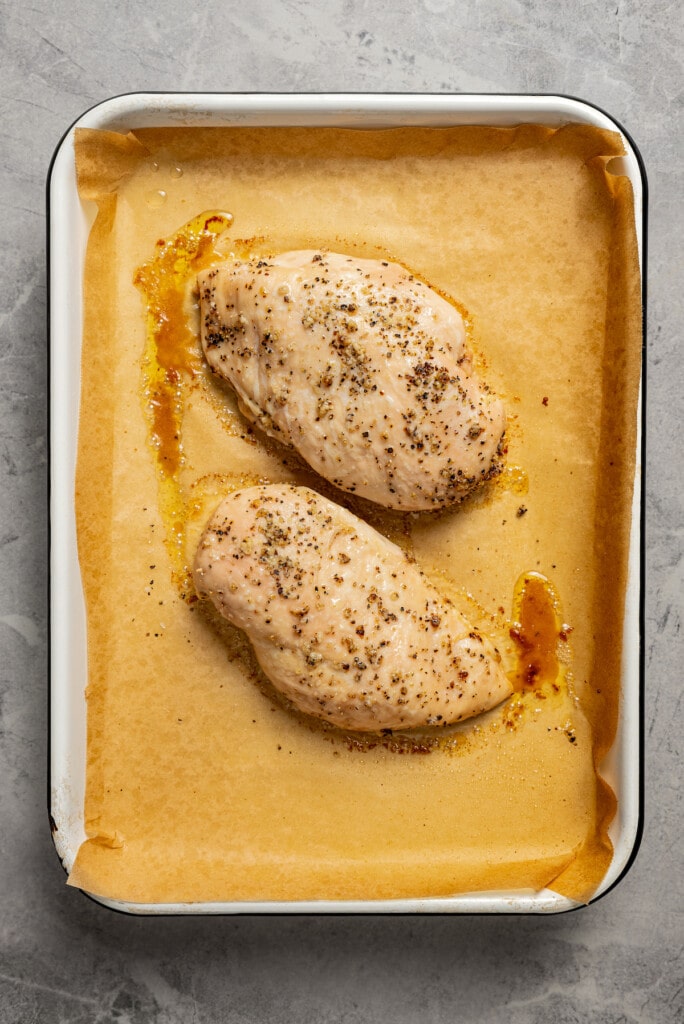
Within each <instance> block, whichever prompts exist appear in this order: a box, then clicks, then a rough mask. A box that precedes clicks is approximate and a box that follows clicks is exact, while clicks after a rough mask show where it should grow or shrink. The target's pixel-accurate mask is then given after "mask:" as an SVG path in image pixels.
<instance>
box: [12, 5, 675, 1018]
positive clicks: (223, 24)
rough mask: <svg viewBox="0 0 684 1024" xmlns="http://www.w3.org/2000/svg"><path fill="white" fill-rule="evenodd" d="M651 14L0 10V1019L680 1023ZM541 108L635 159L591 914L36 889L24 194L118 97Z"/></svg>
mask: <svg viewBox="0 0 684 1024" xmlns="http://www.w3.org/2000/svg"><path fill="white" fill-rule="evenodd" d="M678 10H679V5H678V4H676V3H673V2H670V0H611V2H610V3H607V4H595V3H591V2H587V0H567V2H565V3H562V4H561V3H557V2H544V0H510V2H508V3H504V2H502V0H480V2H477V0H472V2H471V3H467V2H466V0H423V2H420V0H410V2H409V0H393V2H392V3H391V4H383V3H382V2H380V0H329V2H327V3H323V2H321V3H318V4H316V3H314V2H308V0H281V2H277V0H251V2H242V3H237V2H235V0H225V2H219V0H205V2H203V3H202V4H189V3H184V2H181V0H166V2H158V0H157V2H155V0H151V2H150V3H148V4H146V5H143V4H137V3H134V2H133V0H112V2H109V3H104V2H103V0H91V2H90V3H88V2H85V0H74V2H65V0H56V2H52V3H47V2H46V0H33V2H32V3H28V4H26V5H20V4H14V3H9V2H7V0H2V3H0V95H1V97H2V99H1V103H2V116H1V118H0V208H1V214H0V232H1V236H0V237H1V244H0V268H1V270H0V334H1V341H0V360H1V364H0V365H1V367H2V372H1V374H0V400H1V405H0V578H1V579H2V597H1V606H0V643H1V644H2V654H1V658H0V772H1V775H0V780H1V781H0V809H1V811H0V1021H1V1022H6V1024H13V1022H22V1024H24V1022H27V1024H28V1022H41V1024H42V1022H67V1021H69V1022H72V1021H73V1022H77V1021H78V1022H81V1021H82V1022H101V1024H110V1022H111V1024H114V1022H118V1024H141V1022H148V1021H149V1022H153V1024H162V1022H164V1024H176V1022H183V1024H185V1022H198V1024H199V1022H201V1024H204V1022H212V1021H216V1022H231V1024H232V1022H251V1021H255V1022H261V1021H274V1022H281V1021H283V1022H284V1021H296V1022H297V1024H304V1022H309V1021H311V1022H333V1021H335V1022H338V1021H339V1022H344V1024H356V1022H362V1021H369V1022H396V1024H399V1022H409V1021H421V1022H428V1021H429V1022H434V1024H437V1022H442V1021H445V1022H446V1021H465V1022H470V1021H473V1022H474V1021H483V1022H495V1024H496V1022H504V1021H505V1022H507V1024H522V1022H528V1021H529V1022H540V1024H541V1022H546V1021H552V1022H556V1024H564V1022H568V1024H570V1022H579V1021H591V1022H594V1024H618V1022H622V1024H636V1022H639V1024H642V1022H643V1024H666V1022H674V1021H682V1020H683V1019H684V1010H683V1006H684V970H683V966H682V962H683V955H682V946H683V944H684V934H683V927H682V906H683V901H682V877H683V872H682V839H683V837H682V823H681V807H682V801H681V788H680V787H681V750H682V731H683V728H684V723H683V719H682V670H681V663H682V649H681V635H680V626H681V614H682V585H681V584H682V545H681V537H682V513H681V509H682V504H681V495H682V462H681V448H682V445H681V435H680V431H681V422H682V393H683V391H684V380H683V376H684V374H683V372H682V355H681V353H682V345H681V334H680V332H681V329H682V316H681V313H682V293H683V292H684V289H683V288H682V280H681V269H682V258H681V245H680V241H681V236H682V217H681V203H682V171H681V166H682V144H681V139H682V134H683V133H682V129H683V127H684V126H683V125H682V99H681V97H682V73H681V54H682V22H681V13H678ZM146 89H156V90H174V91H175V90H182V89H188V90H202V89H209V90H221V89H225V90H265V91H278V90H293V91H308V90H347V89H354V90H368V91H382V90H406V91H438V92H450V91H455V92H463V91H503V92H518V91H520V92H561V93H569V94H573V95H576V96H579V97H582V98H585V99H588V100H590V101H592V102H594V103H596V104H598V105H600V106H602V107H604V108H605V109H607V110H608V111H610V112H611V113H612V114H613V115H614V116H615V117H616V118H617V119H618V120H619V121H621V122H622V123H623V124H624V125H625V126H626V127H627V129H628V130H629V131H630V133H631V134H632V136H633V137H634V139H635V140H636V141H637V143H638V145H639V146H640V148H641V151H642V153H643V156H644V159H645V161H646V165H647V168H648V173H649V179H650V190H651V201H650V240H649V245H650V256H649V273H648V277H649V336H648V344H649V350H648V367H649V385H648V425H649V442H648V488H647V489H648V503H647V516H648V533H647V567H648V584H647V594H646V666H647V692H646V717H645V733H646V740H647V749H646V803H645V833H644V839H643V843H642V847H641V852H640V854H639V856H638V859H637V861H636V863H635V865H634V866H633V868H632V870H631V871H630V873H629V875H628V876H627V877H626V878H625V880H624V881H623V882H622V883H621V884H620V885H619V887H618V888H617V889H615V890H614V891H613V892H612V893H610V894H609V895H607V896H606V897H605V898H604V899H602V900H601V901H599V902H598V903H597V904H596V905H595V906H593V907H590V908H589V909H587V910H583V911H580V912H579V913H573V914H569V915H565V916H562V917H555V918H552V919H541V918H528V919H519V918H503V919H501V918H500V919H492V918H439V919H434V918H419V919H418V918H399V919H397V918H375V919H374V918H363V919H356V918H333V919H330V918H323V917H319V918H305V919H292V918H290V919H288V918H284V917H280V918H266V919H253V918H251V919H250V918H247V919H218V920H216V919H213V920H212V919H194V920H182V919H181V920H179V919H173V920H148V919H132V918H127V917H124V916H117V915H115V914H112V913H110V912H108V911H106V910H103V909H102V908H100V907H98V906H96V905H95V904H94V903H91V902H89V901H88V900H86V899H85V898H84V897H83V896H82V895H81V894H79V893H78V892H76V891H74V890H71V889H68V888H67V887H66V886H65V884H64V875H63V872H62V869H61V867H60V865H59V863H58V861H57V858H56V856H55V854H54V852H53V849H52V845H51V841H50V837H49V833H48V828H47V818H46V809H45V808H46V777H45V775H46V770H45V766H46V691H47V644H48V637H47V630H46V621H47V607H46V559H47V521H46V520H47V517H46V497H47V431H46V389H47V380H46V342H45V322H46V275H45V254H44V231H45V210H44V182H45V176H46V172H47V168H48V164H49V160H50V157H51V154H52V151H53V148H54V147H55V145H56V143H57V142H58V140H59V138H60V136H61V134H62V133H63V131H64V130H65V128H66V127H67V126H68V125H69V123H70V122H71V121H72V120H73V119H74V118H76V117H77V116H78V115H79V114H80V113H81V112H82V111H83V110H84V109H85V108H86V107H88V106H90V105H92V104H93V103H96V102H97V101H99V100H101V99H104V98H106V97H108V96H111V95H114V94H117V93H121V92H126V91H132V90H146Z"/></svg>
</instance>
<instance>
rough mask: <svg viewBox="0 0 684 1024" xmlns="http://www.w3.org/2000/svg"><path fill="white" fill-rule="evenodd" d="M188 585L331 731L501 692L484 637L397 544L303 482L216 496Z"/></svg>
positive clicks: (478, 708)
mask: <svg viewBox="0 0 684 1024" xmlns="http://www.w3.org/2000/svg"><path fill="white" fill-rule="evenodd" d="M194 580H195V586H196V589H197V591H198V593H199V595H200V596H202V597H208V598H210V599H211V600H212V601H213V603H214V605H215V606H216V608H217V609H218V610H219V612H220V613H221V614H222V615H223V616H225V618H227V619H228V620H229V621H230V622H232V623H233V624H234V625H236V626H238V627H240V628H241V629H243V630H244V631H245V632H246V634H247V636H248V637H249V639H250V641H251V643H252V645H253V647H254V650H255V652H256V656H257V659H258V661H259V664H260V665H261V667H262V668H263V670H264V672H265V674H266V675H267V676H268V678H269V679H270V680H271V682H272V683H273V685H274V686H275V687H276V689H278V690H280V691H281V692H282V693H283V694H285V695H286V696H287V697H288V698H289V699H290V700H291V701H292V703H293V704H294V705H296V707H298V708H299V709H300V710H301V711H304V712H306V713H307V714H310V715H315V716H317V717H319V718H322V719H324V720H325V721H327V722H332V723H334V724H335V725H336V726H340V727H342V728H346V729H353V730H362V731H379V730H383V729H411V728H416V727H420V726H442V725H448V724H450V723H453V722H459V721H461V720H462V719H464V718H468V717H470V716H472V715H477V714H479V713H480V712H482V711H486V710H487V709H489V708H492V707H494V706H495V705H496V704H498V703H500V702H501V701H502V700H504V698H505V697H507V696H508V695H509V693H510V692H511V686H510V683H509V681H508V679H507V677H506V675H505V674H504V672H503V669H502V668H501V665H500V661H499V656H498V654H497V652H496V650H495V649H494V647H493V646H492V644H491V643H490V642H489V641H488V640H487V639H486V638H485V637H483V636H482V635H481V633H479V632H478V631H477V630H476V629H475V628H473V626H472V625H470V624H469V623H468V622H467V621H466V620H465V619H464V617H463V616H462V615H461V614H460V613H459V612H458V611H457V609H456V608H455V607H454V606H453V604H451V602H450V601H449V600H448V599H446V598H444V597H442V596H441V595H440V594H439V593H438V591H437V590H436V589H435V587H434V586H433V585H432V584H431V583H430V582H429V581H428V579H427V578H426V577H425V576H424V575H423V573H422V572H421V571H420V569H419V568H418V567H417V566H416V565H415V564H414V563H412V562H410V561H409V559H408V558H407V556H406V555H405V554H404V552H403V551H402V550H401V549H400V548H398V547H397V546H396V545H395V544H393V543H392V542H391V541H389V540H387V539H386V538H385V537H383V536H382V535H381V534H379V533H378V532H377V531H376V530H374V529H373V528H372V527H370V526H369V525H368V524H367V523H365V522H363V521H362V520H360V519H358V518H357V517H356V516H354V515H352V513H351V512H348V511H347V510H346V509H343V508H341V507H340V506H339V505H336V504H335V503H334V502H331V501H328V500H327V499H325V498H323V497H321V496H320V495H319V494H317V493H316V492H315V491H312V490H309V489H308V488H305V487H294V486H290V485H285V484H283V485H281V484H269V485H263V486H258V487H250V488H247V489H245V490H241V491H236V492H234V493H232V494H230V495H229V496H228V497H227V498H225V500H224V501H223V502H222V503H221V505H220V506H219V508H218V509H217V511H216V513H215V514H214V516H213V518H212V519H211V521H210V523H209V524H208V526H207V529H206V531H205V533H204V535H203V537H202V539H201V541H200V543H199V547H198V550H197V555H196V560H195V566H194Z"/></svg>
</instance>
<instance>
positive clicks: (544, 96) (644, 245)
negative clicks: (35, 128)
mask: <svg viewBox="0 0 684 1024" xmlns="http://www.w3.org/2000/svg"><path fill="white" fill-rule="evenodd" d="M148 96H150V97H153V96H178V97H179V98H183V97H193V96H211V97H219V96H235V97H236V98H239V97H248V96H259V97H264V98H273V97H276V96H283V97H286V96H289V97H293V98H297V97H299V98H300V99H303V98H308V99H311V101H314V100H315V99H316V98H319V99H320V97H321V96H330V97H342V96H350V97H359V96H362V97H364V99H368V100H379V99H382V98H383V97H393V98H394V97H406V98H407V99H408V98H409V97H414V98H416V97H420V98H421V99H424V100H429V99H432V100H436V101H439V100H440V98H441V97H444V98H446V99H454V100H455V99H459V100H463V101H467V100H475V99H479V98H482V97H484V98H486V99H491V100H492V101H493V100H496V99H500V100H505V101H507V102H510V103H511V105H513V103H514V101H515V100H517V99H519V100H523V101H526V100H535V99H536V100H541V101H549V103H551V102H552V101H553V100H563V101H567V102H570V103H572V104H575V105H577V108H578V113H579V112H580V111H581V109H582V108H583V107H584V108H587V109H588V110H591V111H596V112H597V113H599V114H600V115H601V116H602V117H604V118H605V119H606V120H607V121H609V122H610V123H611V124H612V125H613V126H614V127H615V129H616V130H617V131H618V132H620V133H621V135H622V136H623V138H624V139H625V140H626V141H627V143H628V145H629V146H630V147H631V150H632V152H633V154H634V157H635V159H636V163H637V167H638V170H639V175H640V178H641V186H642V196H641V300H642V345H641V420H640V428H641V444H640V453H639V454H640V459H641V471H640V480H639V494H640V522H639V527H640V529H639V612H638V619H639V650H638V676H639V687H638V689H639V707H638V768H639V772H638V788H637V802H638V813H637V821H636V827H635V831H634V836H633V839H632V846H631V850H630V853H629V856H628V857H627V858H626V861H625V863H624V865H623V867H622V869H621V871H620V872H619V874H618V875H617V877H616V878H615V879H614V880H613V881H612V882H611V883H610V885H608V886H606V888H605V889H602V890H601V891H600V892H599V893H598V894H597V895H596V896H594V897H592V898H591V899H590V900H589V901H588V902H587V903H586V904H584V903H578V904H576V905H573V906H569V907H562V908H559V909H557V910H554V911H548V910H529V911H526V912H520V911H506V910H497V911H485V910H482V911H462V910H456V909H454V910H453V911H437V912H435V911H432V913H433V914H434V913H436V914H437V916H451V915H452V914H460V915H462V916H466V917H483V916H490V915H491V914H496V915H503V916H520V914H521V913H524V914H525V916H548V914H549V913H553V914H558V913H564V914H567V913H572V912H573V911H576V910H582V909H584V908H585V907H589V906H593V905H594V904H596V903H597V902H598V901H599V900H601V899H603V898H604V897H605V896H607V895H608V894H609V893H610V892H612V891H613V890H614V889H615V888H616V886H618V885H619V884H620V883H621V882H622V881H623V880H624V878H625V877H626V875H627V874H628V873H629V872H630V870H631V868H632V867H633V865H634V862H635V860H636V858H637V855H638V853H639V849H640V847H641V842H642V839H643V833H644V815H645V810H644V797H645V781H644V753H645V741H644V736H645V729H644V712H645V594H646V557H645V556H646V545H645V508H646V404H647V403H646V394H647V359H646V356H647V347H646V336H647V265H648V230H647V229H648V199H649V184H648V175H647V171H646V166H645V162H644V158H643V155H642V153H641V150H640V148H639V146H638V145H637V143H636V142H635V141H634V139H633V137H632V135H631V134H630V133H629V131H628V130H627V129H626V128H625V127H624V125H623V124H622V123H621V122H620V121H618V120H617V119H616V118H615V117H613V115H612V114H610V113H608V112H607V111H606V110H605V109H604V108H603V107H601V106H600V105H599V104H596V103H593V102H590V101H588V100H585V99H581V98H579V97H577V96H574V95H572V94H568V93H536V92H532V93H508V92H486V93H451V92H437V93H416V92H411V91H389V92H376V93H373V92H366V91H363V90H357V91H346V90H339V91H335V90H333V91H330V92H325V93H306V92H298V91H286V92H263V91H261V90H256V89H254V90H251V89H250V90H240V91H237V92H226V91H223V90H213V91H206V90H196V91H186V92H170V91H168V90H149V91H148V90H146V91H130V92H123V93H117V94H116V95H114V96H110V97H107V98H106V99H104V100H100V101H98V102H97V103H94V104H92V105H91V106H90V107H87V108H86V109H85V110H84V111H82V112H81V113H80V114H79V115H78V116H77V117H76V118H74V120H73V121H72V122H71V123H70V124H69V126H68V127H67V128H66V130H65V131H64V132H63V133H62V135H61V137H60V138H59V140H58V142H57V144H56V146H55V148H54V151H53V153H52V157H51V159H50V162H49V165H48V170H47V175H46V183H45V191H46V244H45V259H46V281H47V288H46V321H47V331H46V349H47V375H48V381H49V380H50V379H51V377H50V375H51V364H52V343H51V342H52V337H51V335H52V332H51V322H52V321H51V305H52V296H51V285H50V266H51V256H52V254H51V225H52V218H51V197H52V181H53V175H54V170H55V165H56V162H57V160H58V157H59V155H60V153H61V151H62V148H63V147H64V145H65V144H66V143H67V140H68V139H69V137H70V136H71V134H72V132H73V130H74V129H75V128H76V127H78V126H79V124H80V123H81V122H82V121H83V120H85V119H86V118H87V116H88V115H90V114H93V113H94V112H95V111H97V110H103V111H104V110H106V109H107V107H109V106H111V105H113V104H114V103H115V102H116V101H120V100H125V99H130V100H136V99H137V100H140V99H142V98H143V97H148ZM46 412H47V417H48V438H47V458H48V488H47V523H48V531H47V532H48V536H47V542H48V572H47V574H46V599H47V602H46V603H47V609H48V613H47V626H48V636H49V637H50V641H49V643H48V651H47V688H46V689H47V722H48V736H47V773H46V782H47V793H46V796H47V815H48V822H49V826H50V832H51V837H52V841H53V846H54V849H55V853H56V854H57V857H58V859H59V861H60V863H61V864H62V867H63V869H64V871H65V873H66V872H67V868H66V864H65V860H66V857H65V856H64V855H63V854H61V853H60V852H59V849H58V844H57V841H56V839H55V833H56V832H58V831H59V822H58V821H57V820H55V817H54V816H53V810H55V811H56V808H53V805H52V677H53V673H52V667H53V665H52V639H51V638H52V625H53V623H52V605H51V599H50V598H51V586H52V572H51V568H50V556H51V553H52V547H53V544H52V515H51V498H52V453H53V445H52V430H51V412H52V393H51V389H50V388H48V394H47V408H46ZM81 891H82V892H83V894H84V895H85V896H86V897H87V898H88V899H90V900H92V901H93V902H95V903H97V904H98V905H100V906H103V907H106V908H107V909H109V910H110V911H112V912H114V913H122V914H126V915H129V914H146V913H147V911H145V910H144V909H140V910H135V909H130V907H132V906H133V905H130V906H129V907H127V906H124V905H123V904H122V905H116V902H112V901H107V900H105V899H103V898H100V897H96V896H94V895H93V894H91V893H88V892H85V890H81ZM141 906H142V905H141ZM202 906H203V904H198V909H197V910H194V909H192V910H178V911H175V912H174V911H171V912H169V913H168V914H167V913H165V914H164V916H182V917H186V916H200V915H201V916H205V915H206V911H204V910H202V909H201V907H202ZM264 906H266V905H264ZM284 912H289V913H298V914H316V913H320V910H316V909H315V908H312V909H310V910H306V911H304V910H298V909H297V908H296V907H292V908H290V909H289V910H288V911H284V910H283V909H282V907H281V908H280V909H278V910H270V911H269V910H268V909H260V910H258V911H254V910H252V911H244V912H242V911H239V910H238V911H231V912H228V911H226V912H225V916H229V915H231V916H232V915H233V914H235V913H238V914H240V913H244V914H255V915H263V914H268V913H284ZM353 912H354V913H355V914H359V915H360V916H366V915H373V916H396V914H395V913H394V912H391V911H387V910H373V909H365V910H359V911H353ZM428 912H430V911H428ZM326 913H328V914H330V916H345V915H347V914H348V913H349V911H348V910H345V911H336V910H332V911H326ZM399 913H401V912H399ZM405 913H409V912H405ZM411 913H413V912H411ZM217 916H219V915H217Z"/></svg>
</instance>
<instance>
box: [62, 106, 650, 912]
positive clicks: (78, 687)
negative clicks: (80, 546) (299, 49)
mask: <svg viewBox="0 0 684 1024" xmlns="http://www.w3.org/2000/svg"><path fill="white" fill-rule="evenodd" d="M525 122H528V123H541V124H548V125H554V126H555V125H560V124H565V123H568V122H575V123H581V124H588V125H594V126H597V127H599V128H606V129H608V130H612V131H618V132H620V133H621V135H622V137H623V140H624V144H625V149H626V154H627V155H626V156H625V157H623V158H620V164H621V166H620V168H619V170H620V172H621V173H625V174H627V175H628V176H629V178H630V179H631V182H632V186H633V190H634V200H635V219H636V227H637V233H638V242H639V256H640V260H641V267H642V280H643V277H644V260H645V224H646V179H645V175H644V172H643V164H642V161H641V158H640V156H639V153H638V151H637V149H636V147H635V146H634V144H633V142H632V141H631V139H630V138H629V136H627V135H626V133H625V131H624V129H622V127H621V126H620V125H619V124H617V123H616V122H615V121H614V120H613V119H612V118H611V117H609V116H608V115H607V114H606V113H604V112H603V111H601V110H600V109H598V108H596V107H594V106H592V105H590V104H588V103H585V102H582V101H580V100H577V99H573V98H570V97H566V96H521V95H489V94H480V95H424V94H421V95H414V94H356V93H345V94H324V95H313V94H312V95H309V94H254V93H238V94H235V93H206V94H205V93H133V94H129V95H124V96H117V97H115V98H113V99H110V100H107V101H105V102H104V103H101V104H99V105H98V106H96V107H93V108H92V109H91V110H88V111H87V112H86V113H85V114H83V116H82V117H80V118H79V119H78V121H76V123H75V124H74V125H72V127H71V128H70V129H69V131H67V133H66V135H65V136H64V138H63V139H62V141H61V143H60V145H59V146H58V148H57V150H56V152H55V155H54V158H53V161H52V165H51V168H50V172H49V176H48V195H47V203H48V254H49V270H48V273H49V277H48V282H49V299H50V301H49V336H50V394H51V405H50V436H51V457H50V473H51V487H50V529H51V546H50V588H51V589H50V604H51V668H50V754H49V780H50V781H49V809H50V820H51V826H52V832H53V838H54V842H55V846H56V849H57V853H58V855H59V857H60V859H61V861H62V863H63V865H64V867H65V869H66V870H67V871H69V870H70V869H71V867H72V864H73V862H74V859H75V856H76V852H77V850H78V847H79V845H80V843H81V842H82V841H83V839H84V838H85V833H84V828H83V804H84V790H85V751H86V706H85V686H86V623H85V612H84V604H83V595H82V589H81V578H80V573H79V566H78V558H77V549H76V532H75V513H74V469H75V462H76V446H77V428H78V410H79V390H80V359H81V316H82V294H81V280H82V271H83V262H84V255H85V246H86V240H87V235H88V231H89V228H90V224H91V223H92V218H93V210H91V209H87V208H85V207H84V206H83V205H82V204H81V202H80V200H79V198H78V194H77V191H76V179H75V168H74V154H73V134H74V130H75V128H77V127H83V128H99V129H106V130H109V131H118V132H124V133H125V132H127V131H129V130H131V129H135V128H140V127H153V126H154V127H162V126H167V125H173V126H180V125H183V126H188V127H192V126H196V127H206V126H225V125H250V126H252V125H259V126H285V125H324V126H335V127H353V128H383V127H396V126H400V125H422V126H434V127H442V126H449V125H461V124H486V125H497V126H511V125H516V124H521V123H525ZM640 406H641V403H640ZM639 421H640V432H639V439H638V442H637V444H638V451H637V479H636V486H635V489H634V502H633V517H632V531H631V543H630V562H629V582H628V592H627V602H626V608H625V624H624V625H625V629H624V637H625V644H624V653H623V664H622V701H621V707H620V720H619V728H618V734H617V739H616V742H615V744H614V747H613V749H612V751H611V753H610V755H609V757H608V758H607V760H606V762H605V763H604V764H603V765H602V774H603V775H604V777H605V778H606V779H607V780H608V782H609V783H610V785H611V786H612V787H613V789H614V791H615V793H616V794H617V798H618V812H617V815H616V818H615V820H614V822H613V824H612V827H611V830H610V835H611V839H612V841H613V844H614V847H615V853H614V857H613V861H612V863H611V866H610V869H609V870H608V873H607V874H606V876H605V878H604V880H603V882H602V883H601V886H600V887H599V889H598V891H597V893H596V895H595V896H594V901H595V900H596V899H597V898H598V897H599V896H601V895H603V894H605V893H606V892H607V891H608V890H609V889H611V888H612V887H613V886H614V885H615V884H616V883H617V882H618V881H619V880H620V879H621V878H622V877H623V876H624V874H625V873H626V871H627V870H628V868H629V866H630V864H631V863H632V861H633V859H634V857H635V854H636V851H637V848H638V844H639V840H640V837H641V822H642V796H643V776H642V760H643V758H642V753H643V724H642V723H643V651H642V648H643V644H642V639H643V522H642V496H643V479H642V464H641V451H642V446H643V442H642V430H641V426H643V416H642V413H641V410H640V414H639ZM97 898H98V899H99V902H101V903H102V904H104V905H106V906H108V907H111V908H113V909H115V910H121V911H126V912H128V913H136V914H197V913H202V914H235V913H468V914H473V913H557V912H559V911H566V910H571V909H574V908H575V907H578V906H580V904H577V903H575V902H574V901H572V900H569V899H567V898H565V897H562V896H559V895H558V894H557V893H554V892H551V891H550V890H543V891H541V892H531V891H507V892H482V893H468V894H462V895H457V896H453V897H448V898H439V899H407V900H392V901H387V900H385V901H352V902H336V901H320V902H318V901H317V902H296V903H290V902H287V903H283V902H249V903H235V902H232V903H183V904H177V903H173V904H135V903H129V902H125V901H120V900H108V899H102V898H99V897H97ZM592 902H593V901H592Z"/></svg>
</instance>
